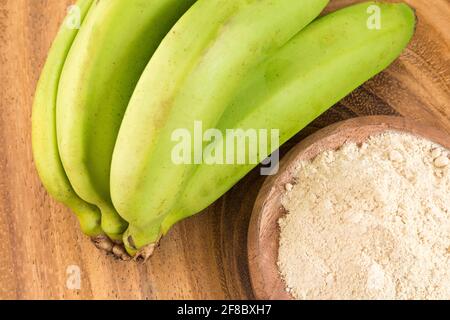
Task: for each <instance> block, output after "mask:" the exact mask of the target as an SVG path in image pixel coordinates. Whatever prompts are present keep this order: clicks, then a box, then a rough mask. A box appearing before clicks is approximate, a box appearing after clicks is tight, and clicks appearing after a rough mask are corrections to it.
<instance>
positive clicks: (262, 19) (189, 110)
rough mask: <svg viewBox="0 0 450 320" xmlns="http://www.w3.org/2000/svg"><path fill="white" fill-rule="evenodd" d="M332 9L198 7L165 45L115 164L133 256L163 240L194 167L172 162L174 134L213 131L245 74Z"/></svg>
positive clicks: (221, 1) (116, 192) (241, 0)
mask: <svg viewBox="0 0 450 320" xmlns="http://www.w3.org/2000/svg"><path fill="white" fill-rule="evenodd" d="M327 3H328V0H297V1H292V0H277V1H273V0H199V1H197V3H196V4H195V5H194V6H192V8H191V9H190V10H189V11H188V12H187V13H186V14H185V15H184V16H183V17H182V18H181V19H180V21H179V22H178V23H177V24H176V25H175V26H174V28H173V29H172V30H171V32H170V33H169V34H168V36H167V37H166V38H165V39H164V40H163V42H162V43H161V46H160V47H159V48H158V50H157V51H156V53H155V55H154V56H153V57H152V59H151V60H150V63H149V65H148V66H147V68H146V70H145V71H144V73H143V75H142V77H141V79H140V80H139V82H138V84H137V86H136V89H135V92H134V93H133V96H132V98H131V100H130V103H129V106H128V108H127V111H126V114H125V117H124V119H123V122H122V125H121V128H120V132H119V135H118V138H117V142H116V147H115V150H114V154H113V159H112V167H111V195H112V199H113V202H114V205H115V207H116V208H117V210H118V211H119V212H120V214H121V216H122V217H124V219H125V220H127V221H128V222H129V223H130V225H129V228H128V229H127V231H126V233H125V234H124V238H123V239H124V244H125V246H126V248H127V250H128V251H129V252H130V253H131V254H134V253H136V249H139V248H142V247H144V246H145V245H147V244H152V243H155V242H156V241H157V240H158V238H159V236H160V234H161V229H160V227H161V223H162V221H163V220H164V218H165V217H166V215H167V214H168V213H169V211H170V209H171V208H172V207H173V205H174V203H175V202H176V197H177V195H178V194H179V193H180V192H181V191H182V189H183V186H184V185H185V183H186V181H187V180H186V179H187V178H188V177H189V175H190V171H191V170H192V169H193V167H194V166H192V165H176V164H174V163H173V162H172V160H171V148H172V141H171V135H172V132H173V131H174V130H176V129H178V128H190V127H191V126H192V124H193V123H194V120H202V122H203V125H204V126H205V127H211V126H214V125H215V124H216V122H217V121H218V120H219V118H220V116H221V115H222V113H223V111H224V109H225V108H226V107H227V105H228V104H229V103H230V102H231V98H232V97H233V95H234V93H235V91H236V90H237V88H238V87H239V85H240V82H241V81H242V80H243V79H245V77H247V74H248V73H251V72H252V70H253V69H254V68H255V67H256V66H257V65H258V64H259V63H260V62H262V61H264V59H266V58H267V57H268V56H270V55H271V54H273V53H274V52H275V51H276V50H277V49H279V48H280V47H281V46H283V45H284V44H285V43H286V42H287V41H289V40H290V39H291V38H292V37H293V36H294V35H295V34H296V33H297V32H298V31H300V30H301V29H302V28H304V27H305V26H306V25H307V24H309V23H310V22H311V21H312V20H313V19H314V18H315V17H317V16H318V15H319V13H320V12H321V11H322V9H323V8H324V7H325V6H326V4H327ZM148 248H149V252H151V248H152V247H151V246H149V247H148ZM143 255H144V256H145V255H147V253H144V254H143Z"/></svg>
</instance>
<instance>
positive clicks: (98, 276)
mask: <svg viewBox="0 0 450 320" xmlns="http://www.w3.org/2000/svg"><path fill="white" fill-rule="evenodd" d="M71 2H72V1H70V0H2V1H1V2H0V41H1V46H0V62H1V70H0V77H1V81H0V85H1V90H0V103H1V109H0V139H1V140H0V141H1V146H2V148H1V151H0V251H1V252H2V254H1V255H0V298H3V299H4V298H13V299H15V298H20V299H38V298H43V299H60V298H67V299H76V298H82V299H92V298H94V299H103V298H112V299H125V298H131V299H157V298H158V299H177V298H191V299H229V298H235V299H246V298H250V299H251V298H253V293H252V290H251V286H250V282H249V276H248V265H247V252H246V241H247V229H248V223H249V218H250V214H251V212H252V207H253V204H254V201H255V198H256V195H257V193H258V189H259V187H260V186H261V184H262V182H263V180H264V178H263V177H261V176H259V174H258V171H257V170H254V171H253V172H252V173H250V174H249V175H248V176H247V177H246V178H245V179H243V181H241V182H240V183H239V184H238V185H236V186H235V187H234V188H233V189H232V190H231V191H230V192H228V193H227V194H226V195H225V196H223V197H222V198H221V199H220V200H218V201H217V202H216V203H215V204H214V205H212V206H211V207H210V208H208V209H207V210H205V212H204V213H202V214H200V215H197V216H195V217H193V218H191V219H188V220H186V221H184V222H182V223H180V224H179V225H177V226H176V227H175V228H174V229H173V230H171V231H170V233H169V234H168V236H167V237H165V238H164V239H163V240H162V243H161V246H160V248H159V249H158V250H157V252H156V254H155V255H154V257H153V258H152V259H151V261H150V262H149V263H147V264H145V265H139V264H136V263H129V262H119V261H115V260H113V259H112V258H110V257H106V256H104V255H103V254H102V253H100V252H99V251H98V250H97V249H96V248H94V247H93V245H92V244H91V243H90V241H89V240H88V239H87V238H86V237H84V236H83V235H82V234H81V233H80V232H79V231H78V229H77V222H76V220H75V219H74V218H73V217H72V215H71V214H70V212H69V210H67V209H66V208H64V207H63V206H62V205H60V204H58V203H56V202H55V201H53V200H52V199H51V198H49V196H48V195H47V193H46V192H45V190H44V189H43V187H42V185H41V184H40V182H39V179H38V177H37V175H36V172H35V169H34V164H33V160H32V154H31V143H30V140H31V138H30V133H31V132H30V126H31V125H30V119H31V105H32V99H33V94H34V89H35V85H36V81H37V79H38V76H39V72H40V70H41V68H42V65H43V63H44V61H45V57H46V54H47V51H48V48H49V46H50V44H51V41H52V40H53V38H54V36H55V33H56V31H57V29H58V26H59V24H60V22H61V21H62V19H63V16H64V14H65V11H66V8H67V6H68V5H69V4H70V3H71ZM356 2H361V1H357V0H334V1H332V2H331V4H330V6H329V8H327V11H330V10H334V9H336V8H338V7H342V6H345V5H348V4H351V3H356ZM406 2H408V3H409V4H411V5H412V6H413V7H415V8H416V9H417V15H418V18H419V24H418V28H417V33H416V35H415V38H414V40H413V42H412V43H411V45H410V46H409V48H408V49H407V50H405V52H404V53H403V55H402V57H401V58H400V59H398V60H397V61H396V62H395V63H394V64H393V65H392V66H391V67H390V68H389V69H388V70H386V71H385V72H383V73H382V74H380V75H378V76H377V77H375V78H374V79H372V80H370V81H369V82H367V83H366V84H365V85H364V86H362V87H361V88H359V89H358V90H356V91H355V92H354V93H352V94H351V95H350V96H349V97H347V98H345V99H344V100H343V101H342V102H340V103H339V104H337V105H336V106H335V107H333V108H332V109H331V110H330V111H329V112H327V113H326V114H325V115H323V116H322V117H320V118H319V119H317V120H316V121H315V122H314V123H313V124H311V125H310V126H309V127H308V128H306V129H305V130H303V131H302V132H301V133H300V134H298V135H297V136H296V137H295V138H294V139H292V141H290V142H289V143H288V144H287V145H285V146H284V147H283V148H282V153H285V152H286V151H287V150H288V149H289V148H291V147H292V146H293V144H295V143H296V142H298V141H299V140H301V139H302V138H303V137H305V136H307V135H309V134H311V133H312V132H314V131H316V130H317V129H319V128H322V127H324V126H326V125H328V124H331V123H334V122H336V121H338V120H342V119H347V118H352V117H357V116H361V115H373V114H388V115H392V114H394V115H395V114H398V115H401V116H405V117H409V118H412V119H414V120H417V121H419V122H422V123H425V124H431V125H433V126H436V127H440V128H441V129H443V130H444V131H447V132H448V133H450V1H449V0H432V1H430V0H407V1H406ZM77 272H79V273H80V275H81V282H80V286H81V287H80V289H78V290H77V289H74V288H73V285H76V281H75V282H72V281H71V280H73V279H76V273H77ZM74 277H75V278H74ZM68 285H69V286H68Z"/></svg>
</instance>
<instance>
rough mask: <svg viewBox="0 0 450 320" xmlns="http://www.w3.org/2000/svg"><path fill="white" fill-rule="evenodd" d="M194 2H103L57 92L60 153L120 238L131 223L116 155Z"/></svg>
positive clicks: (75, 182) (78, 187)
mask: <svg viewBox="0 0 450 320" xmlns="http://www.w3.org/2000/svg"><path fill="white" fill-rule="evenodd" d="M193 3H194V0H157V1H148V0H127V1H124V0H108V1H96V2H95V3H94V5H93V8H92V9H91V12H90V14H89V16H88V17H87V18H86V20H85V21H84V23H83V26H82V27H81V29H80V31H79V33H78V35H77V37H76V39H75V41H74V43H73V45H72V48H71V49H70V52H69V54H68V56H67V58H66V60H65V64H64V68H63V71H62V74H61V78H60V80H59V89H58V94H57V111H56V124H57V125H56V127H57V138H58V147H59V153H60V155H61V160H62V163H63V166H64V169H65V172H66V173H67V176H68V178H69V180H70V182H71V184H72V186H73V188H74V189H75V191H76V192H77V194H78V195H79V196H80V197H81V198H82V199H84V200H85V201H87V202H89V203H92V204H94V205H96V206H97V207H98V208H99V209H100V211H101V227H102V229H103V231H104V232H105V233H106V234H107V235H108V237H110V238H111V239H112V240H115V241H120V240H121V238H122V233H123V232H124V231H125V229H126V228H127V222H126V221H125V220H124V219H122V218H121V217H120V215H119V214H118V213H117V211H116V210H115V208H114V206H113V205H112V202H111V197H110V188H109V177H110V164H111V157H112V152H113V148H114V144H115V141H116V136H117V133H118V131H119V126H120V123H121V121H122V117H123V114H124V112H125V109H126V107H127V105H128V102H129V99H130V97H131V94H132V93H133V90H134V88H135V86H136V83H137V81H138V80H139V77H140V76H141V73H142V71H143V70H144V68H145V66H146V65H147V63H148V61H149V60H150V58H151V56H152V55H153V53H154V52H155V50H156V48H157V47H158V45H159V44H160V42H161V40H162V39H163V38H164V36H165V35H166V34H167V32H168V31H169V30H170V29H171V27H172V26H173V24H175V22H176V21H177V20H178V19H179V18H180V16H181V15H182V14H183V13H184V12H185V11H186V10H187V9H188V8H189V7H190V6H191V5H192V4H193Z"/></svg>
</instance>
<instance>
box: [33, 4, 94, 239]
mask: <svg viewBox="0 0 450 320" xmlns="http://www.w3.org/2000/svg"><path fill="white" fill-rule="evenodd" d="M93 2H94V1H93V0H79V1H78V3H77V6H76V7H77V8H79V14H80V16H79V18H80V22H81V23H82V22H83V20H84V18H85V16H86V15H87V13H88V11H89V8H90V7H91V5H92V3H93ZM67 22H68V20H67V19H66V20H65V21H64V23H63V25H62V26H61V28H60V30H59V32H58V35H57V36H56V38H55V41H54V42H53V45H52V47H51V49H50V52H49V54H48V57H47V61H46V63H45V66H44V68H43V70H42V73H41V76H40V78H39V82H38V84H37V87H36V93H35V96H34V103H33V115H32V146H33V158H34V162H35V165H36V169H37V171H38V174H39V177H40V178H41V181H42V184H43V185H44V187H45V188H46V189H47V191H48V193H49V194H50V195H52V196H53V198H55V199H56V200H57V201H59V202H62V203H63V204H65V205H66V206H68V207H69V208H71V209H72V211H73V212H74V213H75V214H76V216H77V218H78V220H79V223H80V227H81V230H82V231H83V232H84V233H85V234H86V235H88V236H91V237H96V236H99V235H101V234H102V230H101V228H100V212H99V211H98V209H97V208H96V207H95V206H93V205H90V204H88V203H87V202H85V201H84V200H82V199H81V198H80V197H79V196H78V195H77V194H76V193H75V191H74V190H73V188H72V186H71V184H70V182H69V180H68V179H67V176H66V173H65V171H64V168H63V166H62V163H61V159H60V157H59V152H58V144H57V139H56V119H55V117H56V95H57V91H58V83H59V78H60V75H61V71H62V69H63V65H64V62H65V60H66V56H67V54H68V52H69V50H70V47H71V46H72V43H73V41H74V39H75V37H76V36H77V33H78V29H76V28H70V27H69V26H68V24H67Z"/></svg>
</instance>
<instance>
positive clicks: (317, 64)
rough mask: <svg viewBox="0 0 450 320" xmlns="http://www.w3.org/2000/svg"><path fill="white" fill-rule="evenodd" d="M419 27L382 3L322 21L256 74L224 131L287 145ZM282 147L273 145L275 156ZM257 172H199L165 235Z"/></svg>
mask: <svg viewBox="0 0 450 320" xmlns="http://www.w3.org/2000/svg"><path fill="white" fill-rule="evenodd" d="M377 8H378V9H379V18H380V29H372V28H369V25H371V22H370V19H371V18H373V17H371V16H370V15H371V14H374V13H375V11H374V10H377ZM415 21H416V20H415V14H414V11H413V10H412V9H411V8H410V7H409V6H407V5H406V4H387V3H380V2H367V3H362V4H357V5H353V6H350V7H347V8H344V9H341V10H338V11H337V12H334V13H331V14H329V15H327V16H325V17H322V18H320V19H318V20H316V21H315V22H313V23H312V24H310V25H309V26H308V27H307V28H305V29H304V30H303V31H302V32H300V33H299V34H298V35H297V36H296V37H295V38H294V39H293V40H291V41H290V42H289V43H288V44H286V45H285V46H284V47H283V48H282V49H281V50H280V51H279V52H277V53H276V54H275V55H273V56H272V57H271V58H270V59H268V60H267V61H265V62H264V63H263V64H262V65H261V66H260V67H259V68H258V70H257V71H256V72H254V73H253V74H252V75H251V77H250V78H249V80H248V82H247V83H246V84H245V85H244V86H242V88H241V90H240V92H239V93H238V94H237V95H236V97H235V99H234V101H233V102H232V103H231V104H230V106H229V107H228V109H227V110H226V112H225V113H224V115H223V116H222V118H221V120H220V122H219V124H218V129H219V130H221V131H222V132H225V130H226V129H233V128H240V129H243V130H246V129H267V130H271V129H279V139H280V143H281V144H283V143H284V142H286V141H287V140H288V139H290V138H291V137H292V136H293V135H294V134H296V133H297V132H298V131H300V130H301V129H302V128H304V127H305V126H306V125H307V124H309V123H310V122H311V121H312V120H314V119H315V118H316V117H318V116H319V115H320V114H321V113H323V112H324V111H325V110H327V109H328V108H329V107H331V106H332V105H333V104H335V103H336V102H338V101H339V100H341V99H342V98H344V97H345V96H346V95H347V94H349V93H350V92H351V91H352V90H354V89H356V88H357V87H358V86H359V85H361V84H363V83H364V82H365V81H367V80H368V79H370V78H371V77H373V76H374V75H376V74H377V73H379V72H381V71H382V70H383V69H385V68H386V67H388V66H389V65H390V64H391V63H392V62H393V61H394V60H395V59H396V58H397V57H398V56H399V55H400V53H401V52H402V50H403V49H404V48H405V47H406V46H407V44H408V43H409V41H410V40H411V38H412V36H413V34H414V30H415ZM368 23H369V24H368ZM374 25H375V24H374ZM224 136H225V134H224ZM224 139H225V140H226V138H224ZM221 142H223V141H216V142H215V143H221ZM226 143H227V142H224V145H226ZM267 144H269V145H270V141H268V142H267ZM276 148H277V146H270V151H271V152H273V151H275V149H276ZM247 150H248V148H247ZM248 152H251V150H248ZM254 166H255V165H200V166H198V167H197V169H196V172H195V174H194V175H193V177H192V178H191V179H189V183H188V184H187V186H186V188H185V189H184V193H183V195H182V196H181V197H180V198H179V199H178V206H176V207H174V209H173V210H172V213H171V214H170V215H169V216H168V217H167V218H166V220H165V221H164V223H163V231H164V232H167V230H168V229H169V228H170V227H171V226H172V225H173V224H174V223H176V222H177V221H179V220H181V219H184V218H186V217H188V216H190V215H193V214H195V213H197V212H199V211H201V210H203V209H204V208H206V207H207V206H208V205H210V204H211V203H212V202H214V201H215V200H216V199H218V198H219V197H220V196H221V195H222V194H224V193H225V192H226V191H227V190H228V189H230V188H231V187H232V186H233V185H234V184H235V183H236V182H237V181H239V180H240V179H241V178H242V177H244V176H245V175H246V174H247V173H248V172H249V171H250V170H251V169H252V168H253V167H254Z"/></svg>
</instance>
